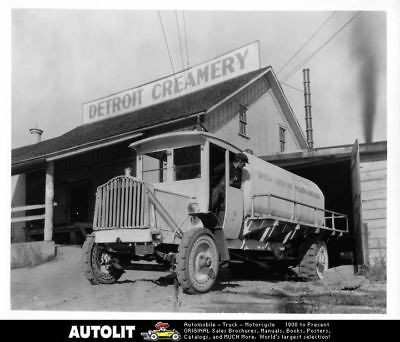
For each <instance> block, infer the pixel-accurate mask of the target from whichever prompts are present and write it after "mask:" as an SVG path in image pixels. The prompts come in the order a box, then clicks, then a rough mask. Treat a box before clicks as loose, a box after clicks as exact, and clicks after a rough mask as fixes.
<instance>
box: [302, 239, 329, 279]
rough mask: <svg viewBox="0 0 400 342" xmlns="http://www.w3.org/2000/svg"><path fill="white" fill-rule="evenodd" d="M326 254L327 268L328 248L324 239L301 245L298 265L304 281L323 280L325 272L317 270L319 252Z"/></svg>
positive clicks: (327, 263)
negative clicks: (320, 272)
mask: <svg viewBox="0 0 400 342" xmlns="http://www.w3.org/2000/svg"><path fill="white" fill-rule="evenodd" d="M321 249H322V252H323V253H325V255H326V265H325V266H324V268H325V270H326V269H328V267H329V260H328V249H327V247H326V244H325V242H324V241H321V240H316V241H313V242H311V243H310V242H309V243H304V244H303V245H302V246H301V247H300V258H301V261H300V264H299V265H298V268H297V269H298V276H299V277H300V278H301V279H302V280H304V281H312V280H321V279H322V277H323V274H319V273H318V271H317V266H318V253H319V252H321Z"/></svg>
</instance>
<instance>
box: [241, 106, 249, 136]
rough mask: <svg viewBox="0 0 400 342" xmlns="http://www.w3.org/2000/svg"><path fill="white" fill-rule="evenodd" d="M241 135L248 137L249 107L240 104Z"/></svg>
mask: <svg viewBox="0 0 400 342" xmlns="http://www.w3.org/2000/svg"><path fill="white" fill-rule="evenodd" d="M239 134H240V135H244V136H246V137H247V106H245V105H242V104H239Z"/></svg>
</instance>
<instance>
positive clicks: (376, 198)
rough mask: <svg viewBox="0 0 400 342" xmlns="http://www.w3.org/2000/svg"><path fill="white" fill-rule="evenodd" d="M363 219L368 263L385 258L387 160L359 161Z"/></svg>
mask: <svg viewBox="0 0 400 342" xmlns="http://www.w3.org/2000/svg"><path fill="white" fill-rule="evenodd" d="M360 179H361V200H362V216H363V221H364V223H366V224H367V225H368V252H369V259H370V263H371V264H374V263H376V262H378V261H381V260H382V259H383V258H385V259H386V231H387V229H386V222H387V221H386V219H387V214H386V209H387V161H386V160H380V161H363V160H361V163H360Z"/></svg>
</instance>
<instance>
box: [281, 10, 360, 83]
mask: <svg viewBox="0 0 400 342" xmlns="http://www.w3.org/2000/svg"><path fill="white" fill-rule="evenodd" d="M361 13H362V12H361V11H359V12H357V14H355V15H354V16H352V17H351V18H350V19H349V20H348V21H347V22H346V23H345V24H344V25H342V26H341V27H340V28H339V30H337V31H336V32H335V33H334V34H333V35H332V36H330V37H329V39H328V40H327V41H326V42H325V43H323V44H322V45H321V46H320V47H319V48H318V49H316V50H315V51H314V52H313V53H312V54H311V55H310V56H309V57H307V58H305V59H304V60H303V61H302V62H301V63H299V64H298V65H297V66H296V67H294V68H293V69H292V70H291V71H289V72H288V73H287V74H286V76H284V77H283V78H282V81H283V82H285V81H287V80H288V79H289V78H291V77H292V76H293V75H294V74H295V73H296V72H297V71H298V70H300V69H301V68H302V67H303V65H304V64H306V63H307V62H308V61H309V60H311V59H312V58H313V57H314V56H315V55H316V54H317V53H318V52H320V51H321V50H322V49H323V48H324V47H325V46H326V45H328V43H330V42H331V41H332V40H333V39H334V38H335V37H336V36H337V35H338V34H339V33H340V32H341V31H342V30H344V28H345V27H346V26H348V25H349V24H350V23H351V22H352V21H353V20H354V19H355V18H356V17H358V16H359V15H360V14H361Z"/></svg>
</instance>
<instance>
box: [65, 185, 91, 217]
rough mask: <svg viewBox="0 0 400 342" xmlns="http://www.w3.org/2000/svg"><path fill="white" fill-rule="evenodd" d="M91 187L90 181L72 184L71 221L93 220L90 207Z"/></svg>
mask: <svg viewBox="0 0 400 342" xmlns="http://www.w3.org/2000/svg"><path fill="white" fill-rule="evenodd" d="M90 189H91V184H90V183H89V182H80V183H75V184H71V185H70V200H69V221H70V223H75V222H89V221H91V217H90V213H89V208H90Z"/></svg>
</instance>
